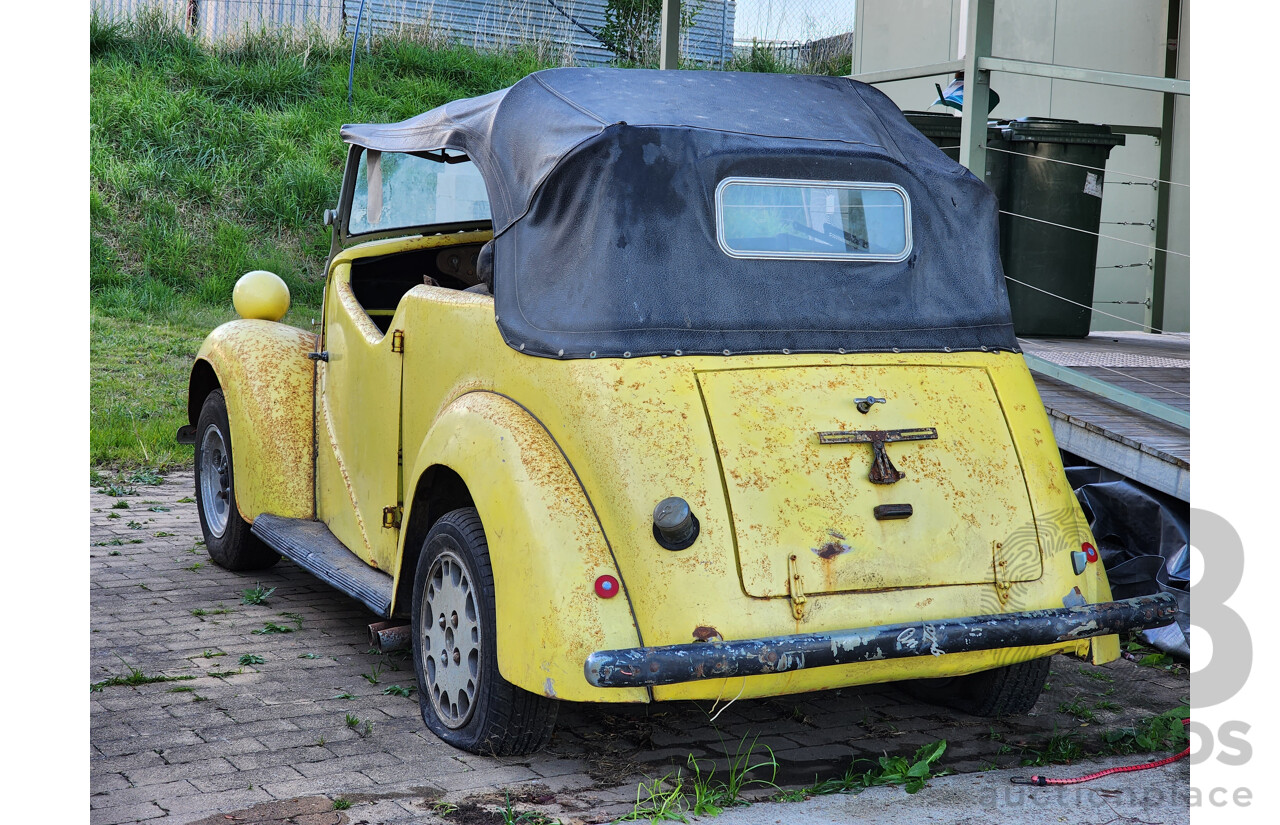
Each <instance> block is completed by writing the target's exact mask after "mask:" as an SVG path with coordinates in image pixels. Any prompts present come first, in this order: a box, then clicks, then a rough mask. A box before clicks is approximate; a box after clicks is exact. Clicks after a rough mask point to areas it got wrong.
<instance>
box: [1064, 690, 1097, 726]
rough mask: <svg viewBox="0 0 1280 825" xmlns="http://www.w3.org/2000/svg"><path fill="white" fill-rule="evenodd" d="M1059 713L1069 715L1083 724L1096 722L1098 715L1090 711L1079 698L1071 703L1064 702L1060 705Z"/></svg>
mask: <svg viewBox="0 0 1280 825" xmlns="http://www.w3.org/2000/svg"><path fill="white" fill-rule="evenodd" d="M1058 713H1069V714H1071V715H1072V716H1074V717H1075V718H1077V719H1079V720H1080V721H1081V722H1086V723H1088V722H1096V721H1098V715H1097V714H1095V713H1094V712H1093V711H1092V710H1090V709H1089V708H1088V707H1087V706H1086V705H1085V703H1084V702H1083V701H1082V700H1081V699H1080V697H1079V696H1077V697H1076V698H1074V699H1072V700H1071V701H1070V702H1062V703H1061V704H1059V705H1058Z"/></svg>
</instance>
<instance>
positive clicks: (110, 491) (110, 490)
mask: <svg viewBox="0 0 1280 825" xmlns="http://www.w3.org/2000/svg"><path fill="white" fill-rule="evenodd" d="M102 494H103V495H106V496H111V497H112V498H122V497H124V496H136V495H137V494H138V491H137V490H136V489H134V488H133V487H125V486H123V485H120V484H108V485H107V486H106V487H103V488H102ZM117 504H118V502H117ZM126 506H128V505H126Z"/></svg>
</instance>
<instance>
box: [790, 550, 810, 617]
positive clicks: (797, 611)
mask: <svg viewBox="0 0 1280 825" xmlns="http://www.w3.org/2000/svg"><path fill="white" fill-rule="evenodd" d="M799 562H800V559H799V557H798V556H796V554H794V553H792V554H791V558H790V559H789V560H788V561H787V592H788V593H790V594H791V613H792V615H794V616H795V617H796V618H797V619H803V618H804V603H805V602H807V601H808V599H807V598H806V597H805V595H804V582H803V581H801V580H800V564H799Z"/></svg>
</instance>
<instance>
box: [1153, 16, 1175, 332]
mask: <svg viewBox="0 0 1280 825" xmlns="http://www.w3.org/2000/svg"><path fill="white" fill-rule="evenodd" d="M1168 6H1169V15H1168V28H1167V29H1166V31H1167V32H1168V50H1167V51H1166V52H1165V55H1164V76H1165V77H1171V78H1176V77H1177V76H1178V37H1179V35H1180V34H1181V27H1182V0H1169V3H1168ZM1175 105H1176V98H1175V97H1174V96H1173V95H1171V94H1166V95H1165V96H1164V101H1163V110H1162V112H1161V115H1160V134H1161V137H1160V173H1159V174H1160V179H1161V180H1171V179H1172V178H1171V175H1172V174H1173V120H1174V117H1173V116H1174V106H1175ZM1171 188H1172V187H1170V186H1169V184H1167V183H1161V184H1159V188H1158V189H1157V190H1156V248H1155V256H1154V259H1153V261H1152V273H1151V310H1150V312H1149V313H1148V316H1147V317H1148V321H1147V328H1148V331H1150V332H1156V331H1159V330H1162V329H1163V328H1164V294H1165V267H1166V265H1167V263H1168V259H1169V256H1168V255H1167V254H1165V253H1164V252H1161V251H1160V250H1162V249H1168V248H1169V195H1170V194H1171V193H1170V191H1169V190H1170V189H1171Z"/></svg>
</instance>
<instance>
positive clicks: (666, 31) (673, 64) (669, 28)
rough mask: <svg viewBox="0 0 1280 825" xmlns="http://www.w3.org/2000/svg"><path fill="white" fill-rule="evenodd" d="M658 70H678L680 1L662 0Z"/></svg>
mask: <svg viewBox="0 0 1280 825" xmlns="http://www.w3.org/2000/svg"><path fill="white" fill-rule="evenodd" d="M659 30H660V32H661V36H662V42H661V46H660V49H659V57H658V68H659V69H678V68H680V0H662V23H661V25H660V29H659Z"/></svg>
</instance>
